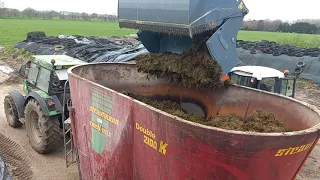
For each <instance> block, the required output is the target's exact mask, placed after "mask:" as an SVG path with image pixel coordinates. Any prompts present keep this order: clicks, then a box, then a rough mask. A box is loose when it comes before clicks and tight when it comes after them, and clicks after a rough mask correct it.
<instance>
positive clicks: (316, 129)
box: [67, 62, 320, 137]
mask: <svg viewBox="0 0 320 180" xmlns="http://www.w3.org/2000/svg"><path fill="white" fill-rule="evenodd" d="M92 64H119V63H114V62H99V63H88V64H84V65H81V64H80V65H76V66H73V67H70V68H69V69H68V70H67V71H68V75H71V76H73V77H75V78H76V79H81V80H83V81H85V82H86V83H89V84H92V85H94V86H98V87H100V88H103V89H106V90H108V91H111V92H114V93H117V94H118V95H120V96H122V97H125V98H128V99H131V100H133V101H134V102H136V103H139V104H141V105H143V106H146V107H149V108H151V109H152V110H154V111H156V112H158V113H162V114H165V115H166V116H169V117H171V118H172V119H174V120H177V121H179V122H182V123H186V124H189V125H193V126H197V127H200V128H203V129H207V130H216V131H220V132H225V133H231V134H235V135H247V136H263V137H278V136H282V137H283V136H287V137H288V136H300V135H304V134H309V133H312V132H318V137H319V136H320V122H319V123H318V124H317V125H315V126H312V127H310V128H308V129H304V130H300V131H293V132H280V133H279V132H275V133H261V132H250V131H236V130H227V129H222V128H217V127H211V126H206V125H202V124H199V123H195V122H191V121H188V120H185V119H182V118H180V117H177V116H174V115H171V114H169V113H167V112H164V111H161V110H159V109H156V108H154V107H152V106H150V105H148V104H145V103H143V102H140V101H138V100H136V99H134V98H132V97H129V96H127V95H124V94H122V93H120V92H118V91H115V90H113V89H110V88H108V87H105V86H102V85H100V84H98V83H95V82H93V81H90V80H88V79H85V78H83V77H81V76H78V75H76V74H74V73H72V70H73V69H76V68H78V67H81V66H88V65H92ZM121 64H128V65H134V63H130V62H122V63H121ZM234 86H238V87H243V88H246V89H252V90H254V91H261V92H264V93H267V94H270V95H273V96H280V97H282V98H286V99H288V100H290V101H294V102H296V103H299V104H301V105H303V106H305V107H307V108H309V109H311V110H312V111H314V112H315V113H317V115H318V116H319V118H320V110H319V109H317V108H316V107H315V106H313V105H311V104H309V103H306V102H303V101H299V100H297V99H293V98H289V97H287V96H283V95H280V94H276V93H271V92H265V91H262V90H257V89H253V88H249V87H245V86H239V85H234Z"/></svg>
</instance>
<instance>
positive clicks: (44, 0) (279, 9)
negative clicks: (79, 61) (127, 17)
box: [2, 0, 320, 21]
mask: <svg viewBox="0 0 320 180" xmlns="http://www.w3.org/2000/svg"><path fill="white" fill-rule="evenodd" d="M2 1H4V2H5V5H6V7H9V8H16V9H19V10H23V9H25V8H27V7H32V8H33V9H36V10H55V11H73V12H86V13H98V14H115V15H116V14H117V6H118V0H2ZM150 1H152V0H150ZM235 1H236V0H235ZM244 3H245V4H246V5H247V7H248V8H249V11H250V12H249V14H248V15H247V16H246V19H249V18H250V19H256V20H258V19H267V18H269V19H271V20H273V19H282V20H289V21H292V20H296V19H307V18H308V19H319V18H320V0H302V1H300V0H245V1H244Z"/></svg>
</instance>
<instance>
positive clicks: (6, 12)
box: [0, 1, 118, 22]
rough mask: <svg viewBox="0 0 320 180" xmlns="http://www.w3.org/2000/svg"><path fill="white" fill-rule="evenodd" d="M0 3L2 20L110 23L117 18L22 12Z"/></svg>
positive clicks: (111, 16)
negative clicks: (34, 19) (31, 19)
mask: <svg viewBox="0 0 320 180" xmlns="http://www.w3.org/2000/svg"><path fill="white" fill-rule="evenodd" d="M3 6H4V5H3V3H1V1H0V17H2V18H41V19H66V20H85V21H92V20H98V21H111V22H116V21H117V20H118V17H117V16H116V15H108V14H97V13H93V14H88V13H84V12H83V13H78V12H67V11H60V12H57V11H37V10H34V9H32V8H26V9H24V10H23V11H19V10H18V9H11V8H4V7H3Z"/></svg>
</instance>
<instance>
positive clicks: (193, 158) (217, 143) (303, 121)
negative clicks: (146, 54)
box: [68, 63, 320, 180]
mask: <svg viewBox="0 0 320 180" xmlns="http://www.w3.org/2000/svg"><path fill="white" fill-rule="evenodd" d="M68 74H69V81H70V90H71V99H72V105H73V109H74V111H73V112H74V113H73V116H72V118H71V121H72V123H71V125H72V134H73V137H74V140H75V141H76V148H77V149H78V152H79V158H80V169H81V174H82V177H83V179H133V180H135V179H137V180H151V179H152V180H162V179H194V180H204V179H210V180H211V179H219V180H225V179H228V180H289V179H290V180H292V179H295V177H296V176H297V174H298V173H299V171H300V169H301V167H302V166H303V164H304V163H305V161H306V159H307V158H308V156H309V154H310V153H311V151H312V150H313V148H314V146H315V145H316V144H317V141H318V140H319V128H320V125H319V123H320V115H319V110H318V109H316V108H314V107H312V106H310V105H308V104H306V103H303V102H300V101H297V100H295V99H292V98H287V97H284V96H280V95H278V94H272V93H268V92H264V91H260V90H256V89H251V88H247V87H241V86H236V85H231V86H229V87H224V86H223V87H219V88H217V89H215V90H197V89H192V88H183V87H180V86H179V85H175V84H170V83H169V80H167V79H159V78H157V77H155V76H152V75H150V74H144V73H141V72H138V70H137V68H136V66H135V64H129V63H99V64H88V65H80V66H76V67H72V68H71V69H69V70H68ZM123 91H126V92H131V93H136V94H140V95H143V96H145V97H148V98H150V99H162V100H172V101H176V102H177V103H181V102H182V103H184V104H188V103H189V104H193V105H196V106H197V107H200V108H201V109H202V112H203V113H204V115H205V116H216V115H217V114H219V115H229V114H231V113H234V114H236V115H237V116H239V117H245V116H247V115H250V114H251V113H252V112H253V111H254V110H255V109H257V108H261V109H263V110H265V111H269V112H272V113H273V114H274V116H275V118H276V119H278V120H280V121H281V122H283V123H284V124H285V125H286V126H287V127H288V128H290V129H291V130H293V131H292V132H281V133H259V132H250V131H234V130H226V129H222V128H218V127H211V126H207V125H203V124H200V123H196V122H191V121H189V120H185V119H182V118H179V117H177V116H173V115H171V114H169V113H166V112H164V111H161V110H159V109H156V108H154V107H152V106H149V105H147V104H145V103H142V102H140V101H138V100H136V99H133V98H131V97H129V96H126V95H124V94H123V93H122V92H123Z"/></svg>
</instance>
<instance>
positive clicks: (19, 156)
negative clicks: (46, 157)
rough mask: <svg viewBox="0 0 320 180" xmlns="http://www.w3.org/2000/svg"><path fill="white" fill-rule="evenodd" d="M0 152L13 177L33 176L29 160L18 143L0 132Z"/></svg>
mask: <svg viewBox="0 0 320 180" xmlns="http://www.w3.org/2000/svg"><path fill="white" fill-rule="evenodd" d="M0 153H1V154H2V155H3V157H4V161H5V163H6V165H7V167H8V170H9V172H10V174H11V175H12V176H13V179H21V180H22V179H23V180H29V179H32V178H33V172H32V170H31V167H30V160H29V159H28V158H27V157H26V153H25V152H24V150H23V149H22V148H21V147H20V145H19V144H17V143H15V142H14V141H12V140H11V139H10V138H8V137H6V136H5V135H3V134H1V133H0Z"/></svg>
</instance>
